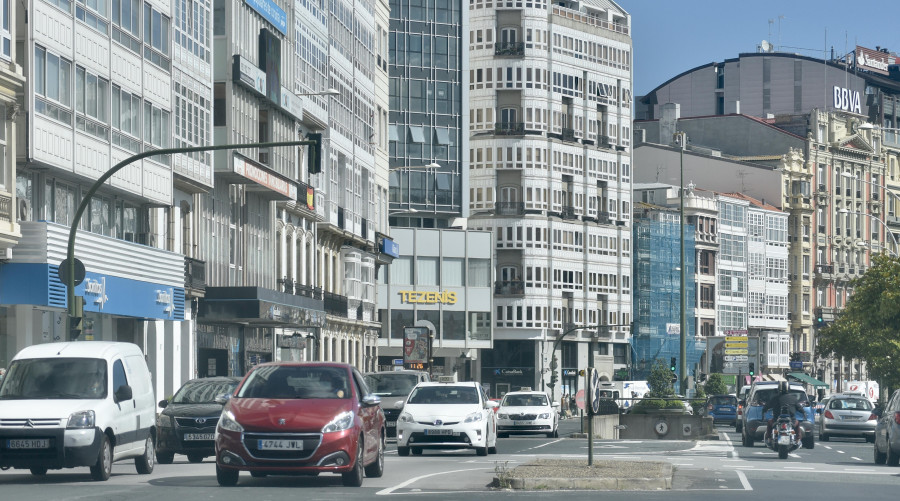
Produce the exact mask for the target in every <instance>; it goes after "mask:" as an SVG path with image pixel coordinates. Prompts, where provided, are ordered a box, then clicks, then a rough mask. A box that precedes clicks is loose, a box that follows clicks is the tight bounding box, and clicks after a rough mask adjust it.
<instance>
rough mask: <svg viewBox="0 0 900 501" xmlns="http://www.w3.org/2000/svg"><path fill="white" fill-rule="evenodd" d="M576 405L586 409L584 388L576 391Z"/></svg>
mask: <svg viewBox="0 0 900 501" xmlns="http://www.w3.org/2000/svg"><path fill="white" fill-rule="evenodd" d="M575 407H578V408H579V409H584V390H578V391H576V392H575Z"/></svg>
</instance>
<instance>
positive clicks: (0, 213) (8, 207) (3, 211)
mask: <svg viewBox="0 0 900 501" xmlns="http://www.w3.org/2000/svg"><path fill="white" fill-rule="evenodd" d="M30 215H31V214H29V216H30ZM0 221H7V222H10V223H11V222H13V221H15V219H14V217H13V212H12V196H10V195H3V194H0Z"/></svg>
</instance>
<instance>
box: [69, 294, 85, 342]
mask: <svg viewBox="0 0 900 501" xmlns="http://www.w3.org/2000/svg"><path fill="white" fill-rule="evenodd" d="M74 299H75V301H74V303H73V304H74V306H75V315H71V316H69V340H70V341H75V340H77V339H78V338H79V337H81V334H82V333H83V332H84V296H75V298H74Z"/></svg>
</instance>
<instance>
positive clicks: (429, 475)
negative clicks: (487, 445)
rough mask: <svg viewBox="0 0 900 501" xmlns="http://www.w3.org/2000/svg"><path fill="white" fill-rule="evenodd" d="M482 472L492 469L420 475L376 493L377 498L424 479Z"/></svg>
mask: <svg viewBox="0 0 900 501" xmlns="http://www.w3.org/2000/svg"><path fill="white" fill-rule="evenodd" d="M481 470H490V468H468V469H465V470H452V471H439V472H435V473H429V474H427V475H420V476H418V477H413V478H411V479H409V480H406V481H405V482H400V483H399V484H397V485H395V486H394V487H388V488H385V489H381V490H380V491H378V492H376V493H375V495H376V496H386V495H388V494H392V493H393V492H394V491H396V490H397V489H402V488H404V487H406V486H407V485H410V484H412V483H414V482H418V481H419V480H422V479H424V478H429V477H434V476H437V475H445V474H447V473H462V472H464V471H481Z"/></svg>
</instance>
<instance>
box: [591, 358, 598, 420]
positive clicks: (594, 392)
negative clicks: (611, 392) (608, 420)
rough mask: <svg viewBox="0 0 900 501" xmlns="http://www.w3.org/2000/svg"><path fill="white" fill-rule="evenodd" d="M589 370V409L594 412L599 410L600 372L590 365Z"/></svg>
mask: <svg viewBox="0 0 900 501" xmlns="http://www.w3.org/2000/svg"><path fill="white" fill-rule="evenodd" d="M589 370H590V371H591V409H592V410H593V411H594V414H596V413H598V412H600V373H599V372H597V369H594V368H593V367H590V368H589Z"/></svg>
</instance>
